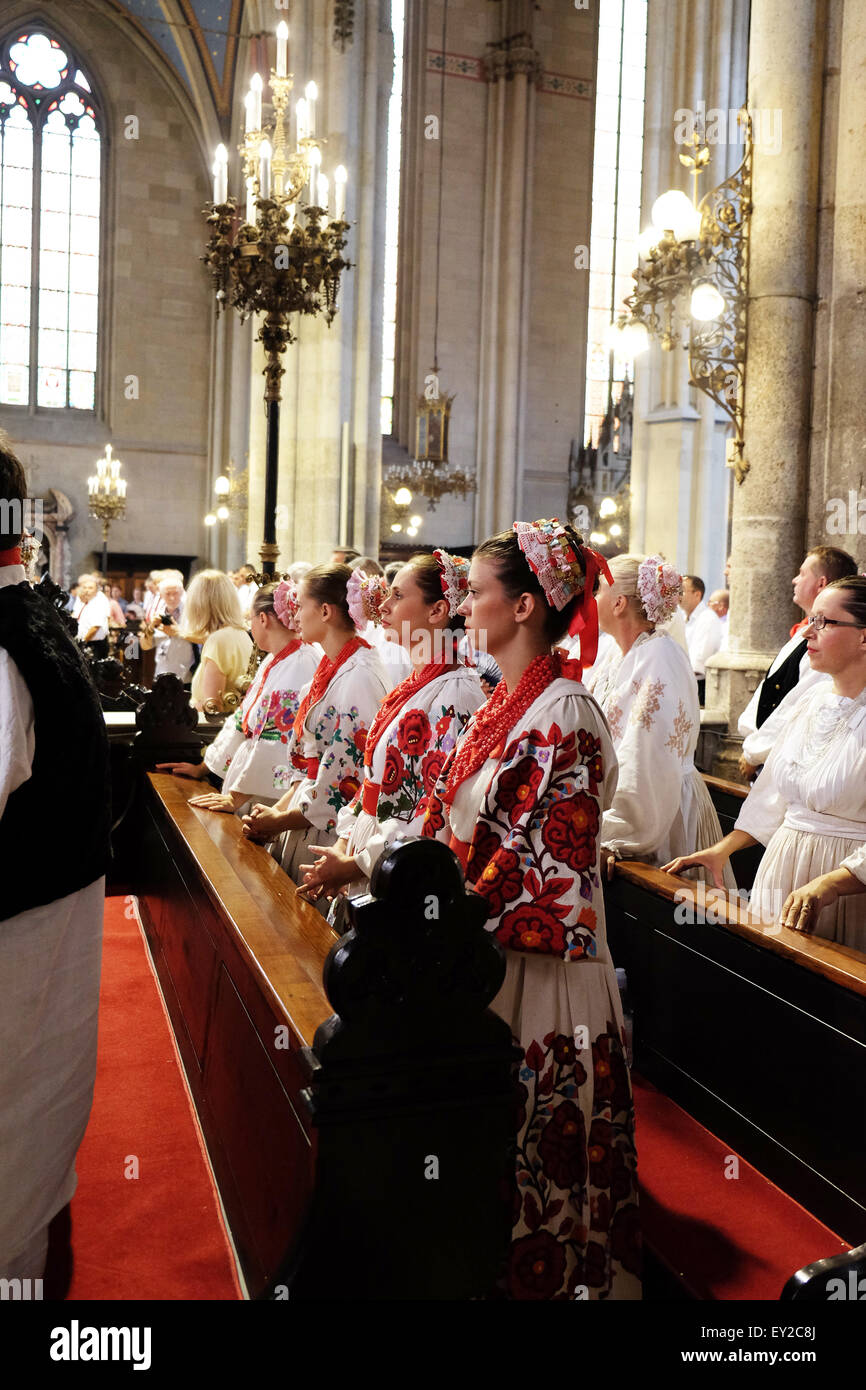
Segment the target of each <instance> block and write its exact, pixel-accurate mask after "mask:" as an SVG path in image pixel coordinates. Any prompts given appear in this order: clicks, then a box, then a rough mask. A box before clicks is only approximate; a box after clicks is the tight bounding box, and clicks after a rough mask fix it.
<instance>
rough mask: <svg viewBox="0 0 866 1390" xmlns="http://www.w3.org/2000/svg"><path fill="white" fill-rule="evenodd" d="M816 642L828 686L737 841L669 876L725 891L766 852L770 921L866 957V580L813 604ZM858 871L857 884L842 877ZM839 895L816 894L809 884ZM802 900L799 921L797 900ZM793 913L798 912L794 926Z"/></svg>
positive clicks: (852, 877)
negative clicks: (695, 869) (865, 888)
mask: <svg viewBox="0 0 866 1390" xmlns="http://www.w3.org/2000/svg"><path fill="white" fill-rule="evenodd" d="M811 611H812V616H811V617H810V619H809V621H808V623H807V625H806V629H805V632H806V642H807V650H808V652H809V660H810V662H811V664H812V669H813V670H815V671H821V672H822V673H823V674H824V676H825V678H826V679H824V680H823V681H821V682H819V683H818V684H816V685H813V686H811V687H810V688H809V689H808V690H807V691H806V692H805V694H803V695H801V697H800V699H799V700H798V701H797V702H796V705H795V706H794V708H793V709H792V710H791V712H790V714H789V716H788V718H787V720H786V721H785V725H784V727H783V728H782V729H781V731H780V732H779V735H778V737H777V738H776V740H775V743H774V744H773V748H772V751H771V753H770V756H769V757H768V758H767V761H766V763H765V764H764V768H763V771H762V772H761V775H760V776H759V777H758V780H757V781H756V783H755V785H754V786H753V787H752V789H751V791H750V792H749V795H748V796H747V797H746V799H745V801H744V802H743V808H742V810H741V811H740V814H739V816H738V817H737V823H736V825H735V826H734V829H733V830H732V831H731V832H730V834H728V835H725V836H724V838H722V837H721V836H720V837H719V838H718V839H717V840H716V841H715V842H713V843H712V844H710V845H709V847H708V848H706V849H701V850H700V851H699V852H698V853H696V854H691V855H687V856H684V857H680V858H677V859H674V860H673V861H672V862H671V863H670V864H666V865H665V866H664V868H665V869H666V870H667V872H668V873H671V874H678V873H680V871H681V870H682V869H684V868H689V867H690V866H693V865H698V864H700V865H703V866H704V868H706V869H709V870H710V872H711V873H712V875H713V881H714V882H715V883H716V884H717V885H719V886H721V874H722V870H723V869H726V868H727V864H728V859H729V857H730V855H731V854H733V853H734V852H735V851H736V850H738V849H744V848H746V847H747V846H749V845H755V844H762V845H765V846H766V849H765V852H764V854H763V857H762V859H761V862H760V864H759V865H758V871H757V874H756V875H755V882H754V885H753V887H752V892H751V895H750V899H749V905H750V908H752V909H753V910H755V911H756V913H758V914H759V915H760V920H761V921H762V922H764V923H766V922H777V921H779V919H780V914H781V917H782V918H783V919H785V920H787V922H788V924H789V925H792V926H794V927H795V928H796V929H797V930H800V931H807V932H810V933H813V934H814V935H815V936H819V937H822V938H823V939H824V940H827V941H838V942H839V943H840V945H842V946H850V947H853V948H854V950H856V951H861V952H863V951H866V899H864V898H863V896H862V894H861V893H860V889H859V887H858V883H859V882H860V881H862V880H863V879H864V878H866V849H864V846H866V578H864V577H863V576H862V575H859V574H855V575H850V576H848V577H847V578H845V579H836V580H834V581H833V582H832V583H831V584H826V585H824V586H823V587H822V588H821V589H820V591H819V592H818V593H817V594H816V595H815V598H814V600H813V602H812V605H811ZM841 870H846V871H848V876H846V874H843V873H841V872H840V871H841ZM816 879H822V880H824V888H826V889H831V888H832V889H834V890H835V891H833V892H828V893H827V896H826V897H825V896H824V892H823V889H822V890H821V891H819V892H818V893H815V894H814V895H813V894H811V893H807V892H805V891H804V890H805V888H806V885H809V884H812V883H813V882H814V881H815V880H816ZM798 891H799V892H800V897H799V898H798V900H797V902H798V908H797V915H796V919H794V918H792V917H791V915H790V913H791V904H790V901H789V900H790V898H791V895H794V894H797V893H798ZM783 904H788V914H787V917H786V913H785V909H784V907H783V906H782V905H783Z"/></svg>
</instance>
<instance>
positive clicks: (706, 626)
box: [686, 599, 724, 680]
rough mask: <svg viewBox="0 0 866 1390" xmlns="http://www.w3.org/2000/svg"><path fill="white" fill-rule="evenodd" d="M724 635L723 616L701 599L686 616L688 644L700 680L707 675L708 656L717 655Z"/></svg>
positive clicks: (690, 656)
mask: <svg viewBox="0 0 866 1390" xmlns="http://www.w3.org/2000/svg"><path fill="white" fill-rule="evenodd" d="M723 636H724V628H723V627H722V620H721V618H720V617H719V615H718V614H717V613H714V612H713V610H712V608H708V607H707V604H706V602H705V600H704V599H701V601H700V603H699V604H698V606H697V608H695V609H694V611H693V612H692V613H691V615H690V616H689V617H688V618H686V646H687V647H688V651H689V659H690V660H691V663H692V670H693V671H694V673H695V675H696V676H697V678H698V680H703V678H704V676H705V675H706V661H707V657H708V656H715V654H716V652H717V651H718V650H719V647H720V646H721V645H722V637H723Z"/></svg>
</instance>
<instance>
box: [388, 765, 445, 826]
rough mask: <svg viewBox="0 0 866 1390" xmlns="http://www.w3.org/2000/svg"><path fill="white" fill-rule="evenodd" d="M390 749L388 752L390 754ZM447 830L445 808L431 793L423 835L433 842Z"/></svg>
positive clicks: (434, 794) (433, 793)
mask: <svg viewBox="0 0 866 1390" xmlns="http://www.w3.org/2000/svg"><path fill="white" fill-rule="evenodd" d="M390 751H391V750H390V748H389V749H388V752H389V753H390ZM444 828H445V808H444V806H443V805H442V802H441V801H440V800H439V797H438V796H437V795H436V793H435V792H431V793H430V796H429V798H428V801H427V811H426V813H425V816H424V824H423V825H422V826H421V834H422V836H424V837H426V838H427V839H428V840H432V839H433V837H434V836H435V835H436V834H437V832H438V831H440V830H443V829H444Z"/></svg>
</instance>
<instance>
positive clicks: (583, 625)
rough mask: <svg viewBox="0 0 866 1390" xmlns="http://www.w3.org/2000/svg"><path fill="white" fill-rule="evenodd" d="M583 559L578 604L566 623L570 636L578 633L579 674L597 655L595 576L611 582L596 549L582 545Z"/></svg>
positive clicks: (606, 567) (604, 560) (611, 578)
mask: <svg viewBox="0 0 866 1390" xmlns="http://www.w3.org/2000/svg"><path fill="white" fill-rule="evenodd" d="M583 559H584V564H585V565H586V582H585V583H584V586H583V594H582V595H581V600H580V604H579V606H578V608H577V611H576V612H575V615H574V617H573V618H572V620H571V622H570V623H569V625H568V631H569V635H570V636H572V637H574V636H575V634H576V633H578V632H579V633H580V666H581V674H582V672H583V668H584V667H585V666H592V665H593V663H594V661H595V658H596V657H597V656H598V605H597V604H596V601H595V595H594V593H593V589H594V588H595V581H596V577H597V575H599V574H603V575H604V577H605V579H606V580H607V582H608V584H612V583H613V576H612V575H611V572H610V566H609V565H608V563H607V560H606V559H605V558H604V556H603V555H599V553H598V551H597V550H591V549H590V548H589V546H588V545H585V546H584V547H583ZM577 680H580V676H578V677H577Z"/></svg>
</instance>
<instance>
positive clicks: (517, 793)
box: [496, 757, 544, 825]
mask: <svg viewBox="0 0 866 1390" xmlns="http://www.w3.org/2000/svg"><path fill="white" fill-rule="evenodd" d="M543 776H544V773H543V771H542V769H541V768H540V767H539V765H538V763H537V762H536V760H535V758H530V757H526V758H521V759H520V762H519V763H516V764H515V765H514V767H509V768H506V769H505V771H504V772H502V773H501V774H500V776H499V779H498V781H497V783H496V803H497V805H498V806H501V807H502V810H503V811H507V812H508V813H509V817H510V819H511V824H512V825H515V824H516V822H517V821H518V820H519V819H520V817H521V816H522V815H523V814H524V812H525V811H526V810H529V809H531V808H532V806H534V804H535V793H536V791H537V790H538V788H539V786H540V785H541V780H542V778H543Z"/></svg>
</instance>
